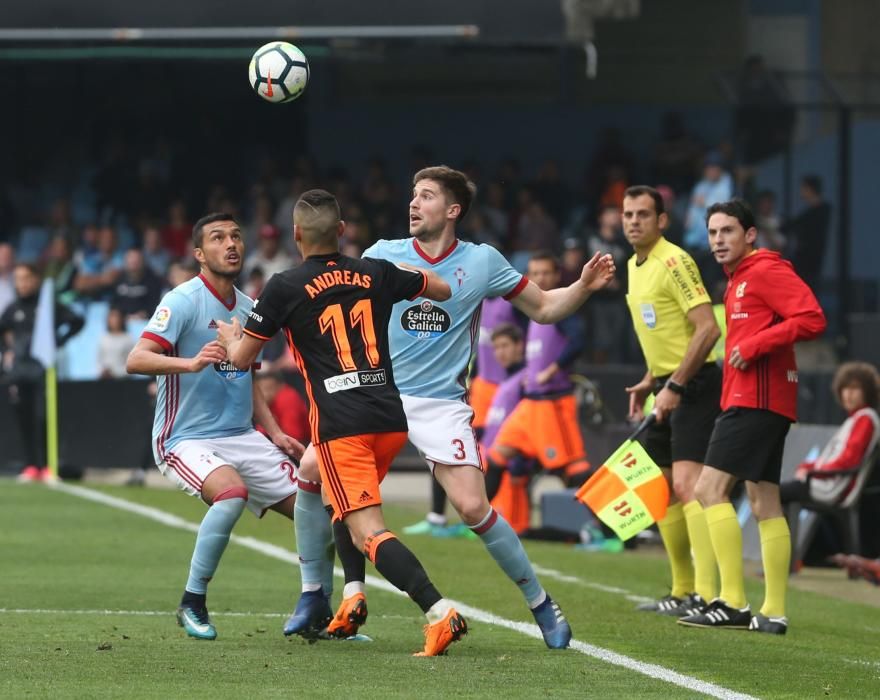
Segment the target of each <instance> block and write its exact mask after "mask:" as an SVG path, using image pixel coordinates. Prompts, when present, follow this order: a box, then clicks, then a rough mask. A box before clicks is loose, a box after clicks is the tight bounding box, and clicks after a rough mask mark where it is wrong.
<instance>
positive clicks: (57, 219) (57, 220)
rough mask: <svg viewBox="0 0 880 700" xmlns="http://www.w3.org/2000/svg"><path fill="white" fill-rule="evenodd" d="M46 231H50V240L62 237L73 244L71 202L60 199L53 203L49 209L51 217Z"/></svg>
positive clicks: (63, 198)
mask: <svg viewBox="0 0 880 700" xmlns="http://www.w3.org/2000/svg"><path fill="white" fill-rule="evenodd" d="M46 229H47V230H48V231H49V237H50V238H56V237H59V236H60V237H62V238H66V239H67V240H68V241H70V242H71V243H72V242H73V236H74V233H73V224H72V222H71V220H70V200H69V199H67V198H65V197H59V198H58V199H56V200H55V201H54V202H52V207H51V209H49V217H48V221H47V222H46Z"/></svg>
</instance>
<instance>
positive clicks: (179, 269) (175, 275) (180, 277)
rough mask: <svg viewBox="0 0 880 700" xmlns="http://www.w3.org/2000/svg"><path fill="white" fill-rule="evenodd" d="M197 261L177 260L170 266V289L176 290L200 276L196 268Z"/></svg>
mask: <svg viewBox="0 0 880 700" xmlns="http://www.w3.org/2000/svg"><path fill="white" fill-rule="evenodd" d="M194 262H195V261H192V262H191V261H189V260H186V259H184V260H175V261H174V262H173V263H171V264H170V265H169V266H168V278H167V281H168V284H167V288H168V289H174V288H175V287H177V286H180V285H181V284H183V283H184V282H189V281H190V280H191V279H192V278H193V277H195V276H196V275H198V274H199V268H198V267H196V266H195V264H194Z"/></svg>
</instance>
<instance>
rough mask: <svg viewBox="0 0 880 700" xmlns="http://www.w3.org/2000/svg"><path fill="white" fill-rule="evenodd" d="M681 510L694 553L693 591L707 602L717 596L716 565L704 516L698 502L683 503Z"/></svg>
mask: <svg viewBox="0 0 880 700" xmlns="http://www.w3.org/2000/svg"><path fill="white" fill-rule="evenodd" d="M683 510H684V517H685V521H686V522H687V530H688V537H689V538H690V541H691V550H692V551H693V553H694V590H695V591H696V592H697V593H699V594H700V595H701V596H703V600H706V601H709V600H712V599H713V598H714V597H715V596H716V595H718V565H717V564H716V562H715V550H714V549H712V540H711V539H710V538H709V527H708V526H707V525H706V514H705V513H704V512H703V506H701V505H700V502H699V501H691V502H690V503H685V504H684V509H683Z"/></svg>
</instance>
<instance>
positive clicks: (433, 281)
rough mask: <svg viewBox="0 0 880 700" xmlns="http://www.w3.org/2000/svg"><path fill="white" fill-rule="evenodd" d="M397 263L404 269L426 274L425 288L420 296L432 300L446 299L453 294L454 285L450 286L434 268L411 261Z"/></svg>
mask: <svg viewBox="0 0 880 700" xmlns="http://www.w3.org/2000/svg"><path fill="white" fill-rule="evenodd" d="M396 265H397V267H402V268H403V269H404V270H412V271H413V272H421V273H422V274H423V275H424V276H425V289H424V291H423V292H422V293H421V294H420V295H419V296H422V297H425V298H426V299H431V300H432V301H446V300H447V299H449V297H451V296H452V287H450V286H449V283H448V282H444V281H443V278H442V277H440V275H438V274H437V273H436V272H434V271H433V270H426V269H424V268H422V267H417V266H415V265H410V264H409V263H396Z"/></svg>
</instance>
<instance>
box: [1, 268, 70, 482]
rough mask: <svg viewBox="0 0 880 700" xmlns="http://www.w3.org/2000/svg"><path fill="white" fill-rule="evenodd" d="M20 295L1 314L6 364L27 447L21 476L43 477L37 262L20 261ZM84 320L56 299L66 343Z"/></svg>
mask: <svg viewBox="0 0 880 700" xmlns="http://www.w3.org/2000/svg"><path fill="white" fill-rule="evenodd" d="M14 276H15V295H16V298H15V301H13V302H12V303H11V304H10V305H9V306H8V307H6V310H5V311H4V312H3V315H2V316H0V351H2V352H0V358H2V362H0V369H2V373H3V374H2V383H3V384H5V385H6V388H7V391H8V392H9V399H10V403H11V404H12V406H13V409H14V412H15V418H16V421H17V423H18V429H19V435H20V436H21V443H22V447H23V448H24V453H25V465H26V466H25V468H24V470H23V471H22V472H21V474H20V475H19V479H20V480H21V481H43V480H45V479H46V478H47V477H48V474H49V470H48V469H47V468H46V466H45V464H46V456H45V448H46V435H45V433H46V419H45V410H44V406H43V399H44V396H45V392H44V390H43V376H44V372H45V370H44V368H43V366H42V365H41V364H40V362H39V360H37V359H35V358H34V357H33V356H32V355H31V339H32V338H33V334H34V324H35V323H36V317H37V302H38V301H39V297H40V284H41V282H42V279H41V277H40V273H39V271H38V270H37V268H36V267H34V266H33V265H29V264H25V263H19V264H18V265H16V266H15V270H14ZM82 327H83V320H82V319H81V318H80V317H79V316H77V315H76V314H75V313H73V312H72V311H71V310H70V309H69V308H68V307H66V306H64V305H63V304H59V303H56V304H55V329H56V330H55V342H56V344H57V345H58V347H61V346H62V345H64V343H66V342H67V341H68V340H69V339H70V338H71V337H72V336H74V335H76V334H77V333H79V331H80V329H81V328H82Z"/></svg>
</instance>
